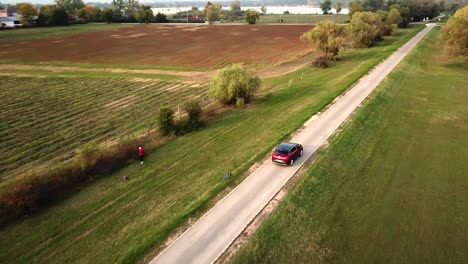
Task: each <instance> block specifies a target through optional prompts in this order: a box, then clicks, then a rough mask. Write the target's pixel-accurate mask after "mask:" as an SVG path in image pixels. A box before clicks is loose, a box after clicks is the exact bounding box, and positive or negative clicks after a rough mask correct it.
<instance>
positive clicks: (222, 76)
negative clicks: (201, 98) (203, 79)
mask: <svg viewBox="0 0 468 264" xmlns="http://www.w3.org/2000/svg"><path fill="white" fill-rule="evenodd" d="M260 84H261V80H260V78H259V77H258V76H257V75H256V74H255V73H254V72H253V71H250V70H247V69H245V68H244V66H242V64H232V65H230V66H227V67H225V68H224V69H221V70H219V71H218V73H217V74H216V76H215V77H214V79H213V80H212V81H211V83H210V89H209V96H210V97H211V98H212V99H214V100H218V101H219V102H221V103H223V104H233V103H235V102H236V100H237V99H238V98H242V99H244V102H245V103H248V101H249V99H250V98H252V96H253V95H254V93H255V91H257V90H258V88H259V87H260Z"/></svg>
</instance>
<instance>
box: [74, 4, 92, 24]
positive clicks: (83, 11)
mask: <svg viewBox="0 0 468 264" xmlns="http://www.w3.org/2000/svg"><path fill="white" fill-rule="evenodd" d="M76 16H77V17H78V18H79V19H80V20H81V21H83V22H88V21H89V14H88V12H87V11H86V8H85V7H83V8H81V9H80V10H78V11H77V12H76Z"/></svg>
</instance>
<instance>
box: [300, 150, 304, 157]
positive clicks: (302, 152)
mask: <svg viewBox="0 0 468 264" xmlns="http://www.w3.org/2000/svg"><path fill="white" fill-rule="evenodd" d="M302 154H304V150H303V149H301V153H299V157H302Z"/></svg>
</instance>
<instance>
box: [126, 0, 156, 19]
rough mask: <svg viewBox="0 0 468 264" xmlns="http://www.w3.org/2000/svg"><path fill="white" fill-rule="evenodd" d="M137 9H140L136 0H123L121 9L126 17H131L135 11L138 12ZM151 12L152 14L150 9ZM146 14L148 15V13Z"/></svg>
mask: <svg viewBox="0 0 468 264" xmlns="http://www.w3.org/2000/svg"><path fill="white" fill-rule="evenodd" d="M139 9H140V5H139V4H138V0H125V2H124V9H123V11H124V14H125V17H126V18H127V19H132V18H133V17H134V15H135V13H136V12H138V10H139ZM150 9H151V7H150ZM151 14H153V12H152V11H151ZM147 15H149V13H148V14H147ZM148 23H149V22H148Z"/></svg>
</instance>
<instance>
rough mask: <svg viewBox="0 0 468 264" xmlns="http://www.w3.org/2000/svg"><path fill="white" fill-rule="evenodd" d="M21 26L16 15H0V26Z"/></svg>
mask: <svg viewBox="0 0 468 264" xmlns="http://www.w3.org/2000/svg"><path fill="white" fill-rule="evenodd" d="M19 26H21V22H20V20H19V18H18V17H15V16H9V17H0V27H8V28H14V27H19Z"/></svg>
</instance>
